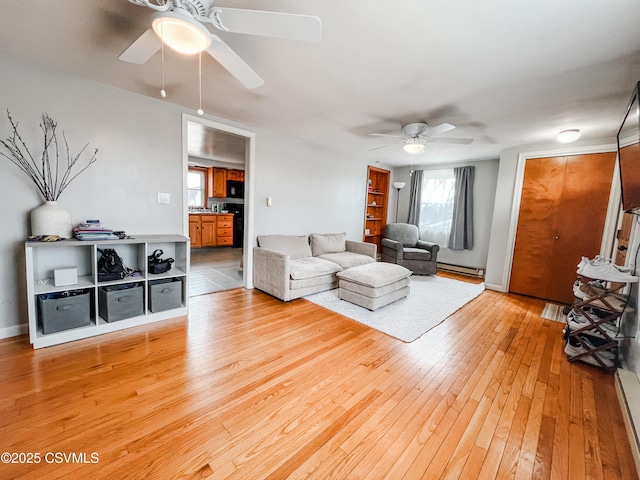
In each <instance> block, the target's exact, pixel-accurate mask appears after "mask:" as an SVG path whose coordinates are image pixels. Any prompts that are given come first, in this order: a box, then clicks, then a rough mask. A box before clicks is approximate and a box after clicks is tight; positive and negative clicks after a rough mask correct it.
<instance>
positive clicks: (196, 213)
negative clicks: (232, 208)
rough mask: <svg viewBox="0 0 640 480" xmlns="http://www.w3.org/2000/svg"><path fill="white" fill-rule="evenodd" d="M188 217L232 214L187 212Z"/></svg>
mask: <svg viewBox="0 0 640 480" xmlns="http://www.w3.org/2000/svg"><path fill="white" fill-rule="evenodd" d="M189 215H233V213H216V212H189Z"/></svg>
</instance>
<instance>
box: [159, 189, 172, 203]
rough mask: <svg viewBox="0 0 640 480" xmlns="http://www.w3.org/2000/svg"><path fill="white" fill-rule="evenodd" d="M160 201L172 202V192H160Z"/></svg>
mask: <svg viewBox="0 0 640 480" xmlns="http://www.w3.org/2000/svg"><path fill="white" fill-rule="evenodd" d="M158 203H166V204H169V203H171V194H170V193H162V192H158Z"/></svg>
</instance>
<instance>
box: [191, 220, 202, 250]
mask: <svg viewBox="0 0 640 480" xmlns="http://www.w3.org/2000/svg"><path fill="white" fill-rule="evenodd" d="M200 229H201V222H200V215H189V239H190V240H191V247H192V248H200V247H201V246H202V239H201V235H200Z"/></svg>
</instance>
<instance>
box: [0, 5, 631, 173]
mask: <svg viewBox="0 0 640 480" xmlns="http://www.w3.org/2000/svg"><path fill="white" fill-rule="evenodd" d="M216 5H218V6H231V7H235V8H249V9H255V10H269V11H277V12H287V13H300V14H309V15H317V16H318V17H320V18H321V20H322V24H323V36H322V40H321V41H320V42H319V43H302V42H295V41H289V40H281V39H273V38H265V37H256V36H249V35H241V34H232V33H228V34H224V33H220V37H222V38H223V40H224V41H225V42H227V44H228V45H229V46H231V47H232V48H233V49H234V50H235V51H236V52H237V53H238V54H239V55H240V56H241V57H242V58H243V59H244V60H245V61H246V62H247V63H248V64H249V65H250V66H251V67H252V68H253V69H254V70H255V71H256V72H257V73H258V75H260V76H261V77H262V78H263V79H264V81H265V84H264V86H262V87H259V88H257V89H255V90H247V89H245V88H244V87H243V86H242V85H241V84H240V83H238V82H237V81H236V80H235V79H234V78H233V77H232V76H231V75H230V74H229V73H228V72H227V71H226V70H224V69H223V68H222V67H221V66H219V65H218V64H217V63H216V62H215V61H214V60H213V59H212V58H209V57H207V58H204V57H203V76H204V79H203V85H204V93H203V109H204V110H205V112H207V113H210V114H212V115H216V116H218V117H222V118H227V119H230V120H234V121H237V122H240V123H242V124H244V125H247V126H250V127H251V126H254V127H257V128H264V129H268V130H271V131H275V132H278V133H280V134H284V135H287V136H289V137H292V138H294V139H299V140H302V141H304V142H308V143H310V144H313V145H316V146H317V147H318V148H322V149H325V148H328V149H332V150H338V151H340V152H343V153H345V154H346V155H348V156H349V157H351V158H354V159H365V160H366V161H367V162H370V163H374V162H376V161H378V162H381V163H386V164H389V165H408V164H409V161H410V158H409V155H408V154H406V153H404V152H403V151H402V149H401V147H400V146H399V145H393V146H391V147H388V148H383V149H379V150H375V151H368V150H369V149H372V148H375V147H378V146H380V145H384V144H385V140H384V139H380V138H376V137H371V136H369V135H368V134H369V133H373V132H379V133H397V132H399V131H400V127H401V126H402V125H403V124H405V123H410V122H418V121H425V122H427V123H430V124H432V125H435V124H439V123H441V122H448V123H451V124H453V125H456V126H457V128H456V129H455V130H453V131H451V132H448V133H446V134H443V135H442V136H443V137H444V136H447V135H450V136H453V137H471V138H474V139H475V141H474V142H473V143H472V144H471V145H441V144H439V145H429V146H428V147H427V151H426V153H425V154H423V155H421V156H420V157H416V163H428V162H434V163H440V162H447V161H461V160H475V159H487V158H498V157H499V154H500V150H502V149H503V148H508V147H512V146H516V145H522V144H544V143H549V142H552V141H554V139H555V135H556V134H557V132H559V131H560V130H563V129H568V128H579V129H580V130H581V131H582V134H583V137H582V138H586V139H594V138H598V139H601V138H609V139H611V138H613V137H614V136H615V134H616V131H617V129H618V127H619V125H620V122H621V120H622V117H623V114H624V110H625V107H626V104H627V102H628V99H629V97H630V95H631V89H632V87H633V84H634V83H635V82H637V81H638V80H640V28H639V26H640V1H638V0H608V1H602V0H562V1H558V0H519V1H513V0H486V1H474V0H448V1H447V0H440V1H437V2H436V1H425V0H402V1H398V2H393V3H392V2H390V1H382V0H369V1H366V2H365V1H362V0H344V1H341V2H330V1H320V0H308V1H305V2H301V1H293V0H273V1H259V0H244V1H242V0H238V1H231V0H226V1H222V0H219V1H216ZM0 6H1V7H2V10H1V13H0V51H2V52H4V53H7V54H10V55H14V56H19V57H23V58H25V59H27V60H29V61H32V62H36V63H41V64H45V65H49V66H51V67H53V68H56V69H59V70H62V71H66V72H69V73H72V74H75V75H79V76H83V77H87V78H91V79H93V80H96V81H98V82H102V83H106V84H110V85H114V86H116V87H119V88H122V89H125V90H130V91H132V92H137V93H140V94H142V95H147V96H151V97H155V98H158V99H160V98H161V97H160V94H159V92H160V88H161V74H160V55H159V54H156V55H155V56H154V57H153V58H152V59H151V60H150V61H149V62H148V63H147V64H145V65H134V64H130V63H125V62H122V61H119V60H118V55H119V54H120V53H121V52H122V51H123V50H125V49H126V48H127V46H128V45H129V44H130V43H131V42H132V41H133V40H135V39H136V38H137V37H138V36H139V35H140V34H141V33H142V32H144V31H145V30H146V29H147V28H148V27H149V25H150V16H151V14H152V11H151V10H150V9H148V8H145V7H140V6H136V5H133V4H131V3H129V2H128V1H127V0H82V1H80V0H56V1H51V0H28V1H14V0H0ZM197 65H198V64H197V57H180V56H179V55H178V54H175V53H173V52H171V51H168V50H166V51H165V68H166V73H165V76H166V90H167V93H168V97H167V98H166V99H165V100H164V101H169V102H173V103H176V104H180V105H183V106H184V107H186V108H187V109H189V112H190V113H193V112H194V111H195V109H197V108H198V91H197V87H198V78H197V68H198V67H197Z"/></svg>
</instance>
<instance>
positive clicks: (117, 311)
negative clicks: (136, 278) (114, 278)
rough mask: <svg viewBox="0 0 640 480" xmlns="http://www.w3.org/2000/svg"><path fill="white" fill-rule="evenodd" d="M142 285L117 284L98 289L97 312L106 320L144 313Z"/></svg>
mask: <svg viewBox="0 0 640 480" xmlns="http://www.w3.org/2000/svg"><path fill="white" fill-rule="evenodd" d="M143 291H144V289H143V287H142V285H140V284H136V285H135V286H130V284H127V285H117V286H111V287H100V288H99V289H98V312H99V313H100V316H101V317H102V318H104V319H105V320H106V321H107V322H115V321H117V320H124V319H125V318H131V317H136V316H138V315H144V300H143V298H142V297H143Z"/></svg>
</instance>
